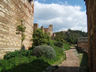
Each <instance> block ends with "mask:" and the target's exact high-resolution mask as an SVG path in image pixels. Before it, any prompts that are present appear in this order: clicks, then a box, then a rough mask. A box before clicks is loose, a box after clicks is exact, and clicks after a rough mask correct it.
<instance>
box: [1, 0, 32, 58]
mask: <svg viewBox="0 0 96 72" xmlns="http://www.w3.org/2000/svg"><path fill="white" fill-rule="evenodd" d="M33 8H34V4H33V2H30V3H29V2H28V0H0V57H1V56H2V55H3V54H5V53H6V52H8V51H14V50H19V49H20V48H21V36H20V35H17V34H16V27H17V26H18V25H19V24H21V20H23V21H24V25H25V27H26V31H25V36H26V37H25V40H24V42H23V44H24V46H25V47H26V48H28V47H30V46H31V45H32V43H31V41H30V39H32V33H33V28H32V27H33V12H34V9H33Z"/></svg>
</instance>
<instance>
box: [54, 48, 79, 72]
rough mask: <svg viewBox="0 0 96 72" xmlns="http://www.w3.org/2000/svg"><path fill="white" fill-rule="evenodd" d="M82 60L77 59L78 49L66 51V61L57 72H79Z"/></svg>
mask: <svg viewBox="0 0 96 72" xmlns="http://www.w3.org/2000/svg"><path fill="white" fill-rule="evenodd" d="M79 65H80V60H79V58H78V57H77V53H76V49H75V48H72V49H70V50H68V51H66V60H65V61H64V62H62V64H60V65H59V68H58V69H57V70H56V71H55V72H79Z"/></svg>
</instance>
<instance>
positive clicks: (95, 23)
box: [85, 0, 96, 72]
mask: <svg viewBox="0 0 96 72" xmlns="http://www.w3.org/2000/svg"><path fill="white" fill-rule="evenodd" d="M85 2H86V7H87V19H88V38H89V43H88V45H89V53H88V56H89V69H90V72H96V0H85Z"/></svg>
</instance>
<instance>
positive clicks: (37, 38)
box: [33, 29, 50, 46]
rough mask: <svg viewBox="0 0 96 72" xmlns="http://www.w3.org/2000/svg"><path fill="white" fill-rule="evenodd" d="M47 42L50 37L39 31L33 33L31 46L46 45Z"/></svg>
mask: <svg viewBox="0 0 96 72" xmlns="http://www.w3.org/2000/svg"><path fill="white" fill-rule="evenodd" d="M49 40H50V37H49V36H48V34H46V33H43V31H42V30H41V29H37V30H36V31H35V32H34V33H33V46H39V45H43V44H48V43H49Z"/></svg>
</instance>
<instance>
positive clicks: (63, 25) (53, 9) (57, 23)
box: [34, 1, 87, 31]
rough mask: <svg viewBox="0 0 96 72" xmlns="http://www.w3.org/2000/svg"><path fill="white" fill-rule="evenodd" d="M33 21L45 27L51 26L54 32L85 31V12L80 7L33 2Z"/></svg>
mask: <svg viewBox="0 0 96 72" xmlns="http://www.w3.org/2000/svg"><path fill="white" fill-rule="evenodd" d="M34 17H35V21H36V22H38V23H39V24H40V25H43V26H45V27H47V26H48V25H49V24H53V26H54V31H61V30H67V29H69V28H70V29H73V30H82V31H87V17H86V11H81V7H80V6H71V5H68V4H67V5H66V4H64V5H60V4H54V3H53V4H43V3H39V2H38V1H35V15H34Z"/></svg>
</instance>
